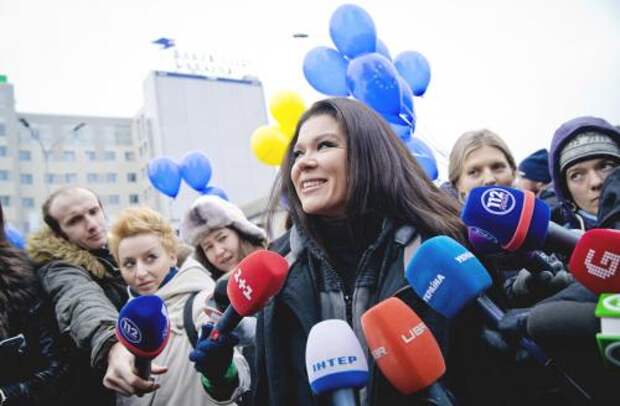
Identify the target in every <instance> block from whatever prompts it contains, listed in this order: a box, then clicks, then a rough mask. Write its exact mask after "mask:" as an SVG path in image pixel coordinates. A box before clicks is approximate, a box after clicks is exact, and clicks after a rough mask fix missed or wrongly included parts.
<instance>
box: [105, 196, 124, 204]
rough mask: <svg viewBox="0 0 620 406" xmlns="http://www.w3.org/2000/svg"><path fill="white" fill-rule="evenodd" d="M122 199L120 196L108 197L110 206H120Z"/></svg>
mask: <svg viewBox="0 0 620 406" xmlns="http://www.w3.org/2000/svg"><path fill="white" fill-rule="evenodd" d="M120 203H121V197H120V196H119V195H109V196H108V204H120Z"/></svg>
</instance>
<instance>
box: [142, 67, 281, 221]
mask: <svg viewBox="0 0 620 406" xmlns="http://www.w3.org/2000/svg"><path fill="white" fill-rule="evenodd" d="M265 123H267V110H266V106H265V96H264V92H263V87H262V84H261V83H260V82H259V81H258V80H256V79H227V78H214V77H208V76H201V75H192V74H182V73H171V72H160V71H155V72H152V73H151V74H150V75H149V76H148V77H147V79H146V80H145V83H144V108H143V110H142V112H141V113H140V114H139V115H138V117H137V119H136V126H135V129H136V131H137V133H136V140H137V146H138V152H139V156H140V157H143V156H144V157H148V158H149V159H151V158H153V157H157V156H161V155H164V156H168V157H170V158H172V159H173V160H175V161H176V162H181V159H182V157H183V155H185V154H186V153H187V152H191V151H201V152H203V153H204V154H205V155H206V156H207V157H208V158H209V160H210V162H211V166H212V178H211V181H210V182H209V185H214V186H217V187H219V188H221V189H223V190H224V191H225V192H226V194H227V195H228V197H229V199H230V200H231V201H232V202H233V203H235V204H237V205H239V206H240V207H241V208H242V209H244V211H245V212H246V214H247V215H248V216H249V217H250V218H254V219H255V220H258V217H259V215H260V214H262V211H263V209H264V207H265V201H266V197H267V196H268V194H269V191H270V190H271V186H272V184H273V180H274V178H275V175H276V171H275V170H274V168H271V167H268V166H265V165H263V164H261V163H259V162H258V161H257V159H256V158H255V157H254V156H253V154H252V152H251V149H250V136H251V134H252V132H253V131H254V130H255V129H256V128H257V127H258V126H260V125H263V124H265ZM146 163H147V162H146V161H144V165H145V166H144V167H143V169H142V171H143V173H146ZM198 196H199V193H198V192H196V191H194V190H193V189H191V188H190V187H189V186H188V185H187V184H185V183H184V182H183V184H182V186H181V190H180V192H179V195H178V196H177V197H176V198H175V199H171V198H169V197H167V196H165V195H163V194H161V193H158V192H155V191H154V190H153V189H152V187H151V186H150V185H147V188H146V189H145V190H143V196H142V197H143V198H144V199H145V202H146V203H147V204H149V205H150V206H152V207H154V208H156V209H157V210H159V211H160V212H162V213H165V214H166V215H167V217H168V218H170V219H171V220H172V222H173V224H175V225H178V223H179V221H180V219H181V218H182V214H183V212H184V211H185V210H187V208H188V207H189V206H190V204H191V203H192V201H193V200H194V199H195V198H196V197H198Z"/></svg>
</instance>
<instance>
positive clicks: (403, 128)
mask: <svg viewBox="0 0 620 406" xmlns="http://www.w3.org/2000/svg"><path fill="white" fill-rule="evenodd" d="M388 124H389V125H390V127H392V131H394V133H395V134H396V135H398V138H400V139H401V140H403V141H408V140H409V138H411V127H409V126H408V125H399V124H392V123H390V122H388Z"/></svg>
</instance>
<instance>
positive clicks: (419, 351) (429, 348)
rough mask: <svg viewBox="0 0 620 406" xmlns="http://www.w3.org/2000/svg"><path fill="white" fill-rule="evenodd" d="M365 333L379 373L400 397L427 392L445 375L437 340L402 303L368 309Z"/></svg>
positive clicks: (390, 301)
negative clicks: (427, 388)
mask: <svg viewBox="0 0 620 406" xmlns="http://www.w3.org/2000/svg"><path fill="white" fill-rule="evenodd" d="M362 330H363V331H364V336H365V337H366V343H367V344H368V349H369V350H370V353H371V354H372V356H373V358H374V359H375V362H376V363H377V365H378V366H379V369H380V370H381V372H383V375H385V377H386V378H387V380H388V381H390V383H391V384H392V385H393V386H394V387H395V388H396V389H397V390H398V391H399V392H400V393H402V394H405V395H409V394H412V393H415V392H417V391H419V390H420V389H423V388H426V387H427V386H429V385H431V384H433V383H434V382H435V381H437V380H438V379H439V378H441V376H442V375H443V374H444V373H445V372H446V364H445V362H444V359H443V356H442V354H441V350H440V349H439V345H438V344H437V341H436V340H435V337H434V336H433V334H432V333H431V331H430V330H429V328H428V327H427V326H426V324H424V322H423V321H422V320H421V319H420V317H418V315H417V314H415V312H414V311H413V310H412V309H411V308H410V307H409V306H407V305H406V304H405V303H404V302H403V301H402V300H400V299H398V298H396V297H391V298H389V299H386V300H384V301H382V302H381V303H378V304H377V305H375V306H373V307H372V308H370V309H368V310H367V311H366V312H365V313H364V314H363V315H362Z"/></svg>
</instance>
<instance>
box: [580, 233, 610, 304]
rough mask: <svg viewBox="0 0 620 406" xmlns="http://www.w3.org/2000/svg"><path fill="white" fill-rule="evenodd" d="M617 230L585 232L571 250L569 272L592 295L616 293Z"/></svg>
mask: <svg viewBox="0 0 620 406" xmlns="http://www.w3.org/2000/svg"><path fill="white" fill-rule="evenodd" d="M618 268H620V231H619V230H609V229H593V230H588V231H586V232H585V233H584V234H583V235H582V236H581V238H580V239H579V242H577V245H576V246H575V249H574V250H573V253H572V255H571V257H570V263H569V269H570V271H571V273H572V274H573V276H574V277H575V279H577V280H578V281H579V282H581V284H582V285H584V286H585V287H586V288H588V289H589V290H591V291H592V292H594V293H596V294H601V293H620V272H619V269H618Z"/></svg>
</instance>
